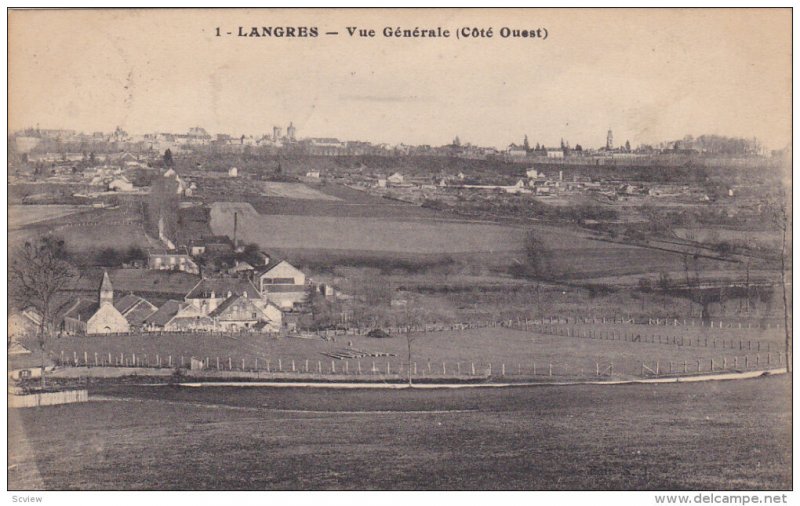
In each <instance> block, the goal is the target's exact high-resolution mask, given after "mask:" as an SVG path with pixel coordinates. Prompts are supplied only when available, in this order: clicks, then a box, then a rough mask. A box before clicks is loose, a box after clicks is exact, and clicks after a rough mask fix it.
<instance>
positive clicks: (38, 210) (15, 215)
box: [8, 204, 91, 229]
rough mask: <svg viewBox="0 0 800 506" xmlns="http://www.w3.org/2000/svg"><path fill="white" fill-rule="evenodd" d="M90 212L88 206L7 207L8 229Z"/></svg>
mask: <svg viewBox="0 0 800 506" xmlns="http://www.w3.org/2000/svg"><path fill="white" fill-rule="evenodd" d="M88 210H91V207H88V206H68V205H56V204H54V205H23V206H15V205H10V206H8V224H9V229H15V228H21V227H24V226H26V225H32V224H34V223H39V222H41V221H46V220H50V219H53V218H61V217H63V216H69V215H71V214H76V213H80V212H83V211H88Z"/></svg>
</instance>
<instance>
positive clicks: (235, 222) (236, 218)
mask: <svg viewBox="0 0 800 506" xmlns="http://www.w3.org/2000/svg"><path fill="white" fill-rule="evenodd" d="M238 228H239V212H238V211H234V213H233V251H236V247H237V244H236V232H237V231H238Z"/></svg>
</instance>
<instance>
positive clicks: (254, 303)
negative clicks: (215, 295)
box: [209, 291, 283, 332]
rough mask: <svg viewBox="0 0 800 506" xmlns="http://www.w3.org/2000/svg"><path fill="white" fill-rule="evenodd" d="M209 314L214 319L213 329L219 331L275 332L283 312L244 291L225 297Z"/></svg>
mask: <svg viewBox="0 0 800 506" xmlns="http://www.w3.org/2000/svg"><path fill="white" fill-rule="evenodd" d="M209 316H210V317H211V318H212V319H213V321H214V327H215V329H217V330H221V331H229V332H238V331H242V330H257V331H261V332H265V331H272V332H277V331H279V330H280V328H281V320H282V316H283V313H282V312H281V310H280V309H279V308H278V307H277V306H276V305H275V304H273V303H271V302H266V303H264V302H263V301H261V300H260V299H252V298H250V297H248V295H247V292H246V291H245V292H244V293H243V294H241V295H231V296H230V297H228V298H227V299H225V301H223V302H222V303H221V304H220V305H219V306H217V308H216V309H214V311H212V312H211V313H210V314H209Z"/></svg>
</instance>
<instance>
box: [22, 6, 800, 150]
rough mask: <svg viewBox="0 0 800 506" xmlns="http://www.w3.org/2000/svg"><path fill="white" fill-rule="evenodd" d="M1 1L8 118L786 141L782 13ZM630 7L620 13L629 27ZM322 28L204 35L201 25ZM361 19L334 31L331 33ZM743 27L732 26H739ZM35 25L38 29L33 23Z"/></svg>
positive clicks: (433, 135) (786, 39)
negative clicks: (148, 6)
mask: <svg viewBox="0 0 800 506" xmlns="http://www.w3.org/2000/svg"><path fill="white" fill-rule="evenodd" d="M146 14H147V15H143V12H132V13H131V12H126V11H91V10H78V11H71V12H67V13H65V12H58V14H57V15H54V14H53V12H50V11H12V12H11V13H10V16H9V19H10V21H9V24H10V26H9V51H10V54H11V57H10V59H9V79H10V83H9V127H10V129H11V130H18V129H22V128H25V127H31V126H36V125H37V124H38V125H39V126H40V127H41V128H65V129H74V130H77V131H84V132H93V131H104V132H111V131H113V130H114V129H115V128H116V127H117V126H120V127H121V128H123V129H124V130H126V131H127V132H129V133H131V134H140V135H141V134H146V133H153V132H171V133H178V132H186V131H188V129H189V128H191V127H195V126H201V127H203V128H205V129H206V130H207V131H208V132H209V133H210V134H212V135H213V134H217V133H226V134H230V135H242V134H244V135H255V136H260V135H264V134H270V133H271V132H272V127H273V126H276V125H277V126H280V127H281V128H283V129H284V131H285V129H286V126H287V125H288V124H289V122H290V121H291V122H293V123H294V126H295V127H296V128H297V130H298V136H299V137H336V138H339V139H341V140H353V141H355V140H360V141H369V142H373V143H388V144H400V143H405V144H412V145H424V144H429V145H433V146H439V145H444V144H447V143H449V142H451V141H452V139H453V138H454V137H456V136H458V137H459V138H460V139H461V141H462V142H464V143H471V144H474V145H479V146H493V147H496V148H499V149H503V148H505V147H506V146H507V145H508V144H509V143H511V142H515V143H521V142H522V139H523V136H524V135H526V134H527V135H528V138H529V141H530V143H531V144H535V143H537V142H538V143H543V144H546V145H547V146H558V145H559V141H560V139H562V138H563V139H564V140H568V141H569V142H570V144H571V145H573V146H574V145H575V144H578V143H579V144H582V145H583V146H584V147H590V148H599V147H602V146H604V145H605V142H606V133H607V131H608V129H609V128H610V129H612V130H613V131H614V138H615V140H616V144H617V145H623V144H624V142H625V141H626V140H629V141H630V143H631V145H632V146H634V147H635V146H637V145H639V144H657V143H659V142H663V141H669V140H677V139H680V138H682V137H683V136H684V135H687V134H688V135H693V136H699V135H703V134H716V135H725V136H732V137H743V138H752V137H756V138H758V139H759V140H760V141H761V142H762V143H763V144H764V146H765V147H767V148H769V149H779V148H783V147H785V146H786V145H787V144H788V143H789V142H790V140H791V92H790V91H791V89H790V84H791V37H790V34H791V12H790V11H788V13H787V11H785V10H780V9H779V10H774V9H773V10H768V9H764V10H759V9H749V10H746V11H745V10H726V9H713V10H691V9H672V10H553V9H547V10H527V11H519V12H514V11H512V10H500V11H465V10H449V11H442V10H434V11H428V12H427V15H426V16H425V19H422V20H421V19H419V15H418V13H414V12H412V11H391V12H390V11H378V10H373V11H367V12H364V11H352V10H349V11H348V10H344V11H339V10H332V11H307V10H297V11H286V10H277V11H263V10H250V11H239V10H231V11H187V10H183V11H174V10H164V11H147V13H146ZM630 16H634V17H636V22H631V19H630ZM220 25H222V26H229V27H231V29H234V28H235V27H238V26H247V27H249V26H251V25H252V26H266V25H271V26H298V25H313V26H319V27H320V31H321V32H324V31H325V30H338V31H339V32H340V34H339V35H337V36H325V35H324V34H323V35H320V36H319V37H316V38H309V39H299V38H298V39H287V38H280V39H277V38H267V39H259V40H252V39H247V38H245V39H240V38H236V37H234V38H218V37H215V35H214V30H215V27H217V26H220ZM351 25H357V26H364V27H370V28H374V29H376V31H377V32H378V36H377V37H376V38H374V39H359V38H351V37H350V36H349V35H347V34H346V30H345V27H346V26H351ZM389 25H391V26H411V27H412V28H413V27H414V26H422V25H424V26H425V27H435V26H444V27H448V28H451V29H453V28H456V27H458V26H477V25H481V26H494V27H500V26H512V25H513V26H519V27H526V28H527V27H529V28H536V27H537V26H546V27H547V28H548V31H549V33H550V35H549V38H548V40H545V41H543V40H523V39H502V38H500V37H499V36H497V34H495V37H494V38H492V39H481V40H466V39H461V40H457V39H455V38H448V39H438V40H433V39H430V40H398V39H387V38H384V37H381V35H380V32H381V29H382V28H383V27H384V26H389ZM745 32H747V33H748V34H749V35H748V36H746V37H744V36H742V33H745ZM42 33H46V34H47V37H42V36H41V34H42Z"/></svg>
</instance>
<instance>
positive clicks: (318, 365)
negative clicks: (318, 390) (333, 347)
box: [317, 360, 322, 374]
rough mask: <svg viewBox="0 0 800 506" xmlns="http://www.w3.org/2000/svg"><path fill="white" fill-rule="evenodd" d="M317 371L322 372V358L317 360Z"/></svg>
mask: <svg viewBox="0 0 800 506" xmlns="http://www.w3.org/2000/svg"><path fill="white" fill-rule="evenodd" d="M317 372H319V373H320V374H322V360H317Z"/></svg>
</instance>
